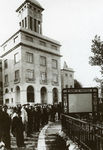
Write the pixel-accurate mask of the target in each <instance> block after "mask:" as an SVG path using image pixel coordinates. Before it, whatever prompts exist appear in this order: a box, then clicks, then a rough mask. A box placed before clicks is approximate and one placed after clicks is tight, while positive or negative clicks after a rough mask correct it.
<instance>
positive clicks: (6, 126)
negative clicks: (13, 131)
mask: <svg viewBox="0 0 103 150" xmlns="http://www.w3.org/2000/svg"><path fill="white" fill-rule="evenodd" d="M7 109H8V107H7V106H6V105H4V106H3V116H4V121H3V137H2V139H3V142H4V143H5V148H6V149H8V150H9V149H10V148H11V143H10V140H11V139H10V127H11V118H10V116H9V114H8V113H7Z"/></svg>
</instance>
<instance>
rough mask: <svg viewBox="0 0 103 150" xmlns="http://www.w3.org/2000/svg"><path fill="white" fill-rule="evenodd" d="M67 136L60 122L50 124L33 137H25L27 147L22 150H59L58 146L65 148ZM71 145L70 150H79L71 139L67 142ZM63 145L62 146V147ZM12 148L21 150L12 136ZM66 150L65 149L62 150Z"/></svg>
mask: <svg viewBox="0 0 103 150" xmlns="http://www.w3.org/2000/svg"><path fill="white" fill-rule="evenodd" d="M58 135H59V137H61V139H62V141H61V139H60V138H59V140H57V137H58ZM65 137H67V136H66V134H65V133H64V132H63V131H61V123H60V121H59V122H54V123H53V122H49V123H48V124H47V125H45V126H44V127H43V128H42V129H41V131H40V132H35V133H33V134H32V137H26V136H25V137H24V139H25V147H24V148H21V149H20V150H58V148H57V147H58V146H60V148H61V146H63V144H62V143H63V141H64V139H65ZM66 143H67V144H68V143H69V144H70V147H69V150H79V149H78V147H77V145H76V144H75V143H73V142H72V141H71V140H70V139H69V138H68V140H67V142H66ZM61 144H62V145H61ZM11 145H12V146H11V148H12V150H19V149H18V148H17V146H16V140H15V137H13V136H11ZM62 150H64V149H62Z"/></svg>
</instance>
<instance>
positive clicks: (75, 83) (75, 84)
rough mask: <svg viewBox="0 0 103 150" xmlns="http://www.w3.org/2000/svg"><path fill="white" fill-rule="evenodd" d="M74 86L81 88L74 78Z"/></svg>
mask: <svg viewBox="0 0 103 150" xmlns="http://www.w3.org/2000/svg"><path fill="white" fill-rule="evenodd" d="M74 88H82V85H81V83H80V82H79V81H77V80H76V79H75V80H74Z"/></svg>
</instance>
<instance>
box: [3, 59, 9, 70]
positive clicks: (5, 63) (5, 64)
mask: <svg viewBox="0 0 103 150" xmlns="http://www.w3.org/2000/svg"><path fill="white" fill-rule="evenodd" d="M4 68H5V69H6V68H8V60H7V59H6V60H5V61H4Z"/></svg>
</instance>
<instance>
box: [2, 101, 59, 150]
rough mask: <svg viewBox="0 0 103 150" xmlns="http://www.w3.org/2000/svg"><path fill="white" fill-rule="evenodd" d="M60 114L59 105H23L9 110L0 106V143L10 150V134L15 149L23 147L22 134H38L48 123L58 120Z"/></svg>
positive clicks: (29, 135)
mask: <svg viewBox="0 0 103 150" xmlns="http://www.w3.org/2000/svg"><path fill="white" fill-rule="evenodd" d="M60 114H61V105H60V104H58V105H40V104H36V105H34V106H31V105H29V104H25V105H23V106H21V105H18V106H16V107H9V108H8V107H7V106H6V105H5V106H0V142H3V143H4V145H5V148H6V149H7V150H10V148H11V138H10V137H11V136H10V134H12V135H13V136H14V137H15V138H16V144H17V147H25V144H24V141H25V139H24V134H25V135H26V136H27V137H31V136H32V133H35V132H39V131H40V129H41V128H42V127H43V126H44V125H46V124H48V121H51V122H55V120H59V119H60Z"/></svg>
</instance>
